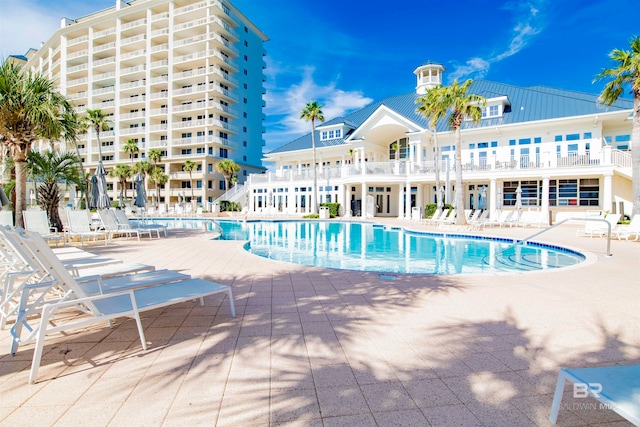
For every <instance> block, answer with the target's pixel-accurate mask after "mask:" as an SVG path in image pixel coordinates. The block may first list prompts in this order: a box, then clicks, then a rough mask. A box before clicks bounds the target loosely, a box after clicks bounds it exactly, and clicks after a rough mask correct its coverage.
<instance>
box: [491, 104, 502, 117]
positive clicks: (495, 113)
mask: <svg viewBox="0 0 640 427" xmlns="http://www.w3.org/2000/svg"><path fill="white" fill-rule="evenodd" d="M498 115H500V111H499V109H498V106H497V105H490V106H489V117H495V116H498Z"/></svg>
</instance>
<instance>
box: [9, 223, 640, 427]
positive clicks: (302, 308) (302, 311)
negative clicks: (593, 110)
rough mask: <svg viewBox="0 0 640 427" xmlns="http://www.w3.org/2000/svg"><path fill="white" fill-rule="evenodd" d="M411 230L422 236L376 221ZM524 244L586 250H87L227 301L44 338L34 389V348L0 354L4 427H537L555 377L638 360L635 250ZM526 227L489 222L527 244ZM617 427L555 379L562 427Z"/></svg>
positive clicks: (124, 245) (569, 235)
mask: <svg viewBox="0 0 640 427" xmlns="http://www.w3.org/2000/svg"><path fill="white" fill-rule="evenodd" d="M376 220H377V222H383V223H386V224H390V225H391V224H392V225H400V226H407V227H408V228H411V229H428V227H425V226H422V225H419V224H416V223H412V222H410V221H406V222H402V221H398V220H379V219H376ZM576 227H577V226H573V225H566V226H561V227H558V228H556V229H554V230H552V231H549V232H548V233H546V234H543V235H542V236H540V237H539V238H537V239H536V241H545V242H549V243H553V244H559V245H565V246H568V247H571V248H576V249H580V250H582V251H586V252H588V253H589V254H590V256H589V260H588V262H586V263H584V265H581V266H578V267H575V268H566V269H560V270H557V271H550V272H540V273H527V274H504V275H502V274H501V275H489V276H424V275H422V276H409V275H407V276H404V275H394V276H395V279H394V280H383V279H384V278H382V279H381V277H380V275H379V274H377V273H362V272H353V271H340V270H329V269H322V268H315V267H305V266H299V265H294V264H288V263H284V262H277V261H271V260H268V259H264V258H260V257H257V256H255V255H252V254H250V253H248V252H246V251H244V250H243V248H242V242H237V241H214V240H210V237H211V236H210V235H207V234H205V233H203V232H201V231H197V230H172V232H171V233H170V235H169V237H168V238H162V239H159V240H158V239H154V240H148V239H147V240H143V241H141V242H138V241H136V240H124V239H117V241H116V243H114V244H113V245H110V246H106V247H105V246H102V245H94V246H91V247H90V248H88V249H89V250H91V251H92V252H94V253H99V254H101V255H108V256H113V257H117V258H122V259H125V260H127V261H138V262H145V263H148V264H154V265H156V266H158V267H161V268H170V269H175V270H180V271H183V272H188V273H190V274H191V275H193V276H195V277H202V278H205V279H208V280H212V281H216V282H220V283H224V284H229V285H231V286H232V288H233V292H234V301H235V304H236V310H237V312H238V315H237V317H236V318H231V317H230V313H229V306H228V303H227V302H226V300H225V299H224V297H222V296H221V295H214V296H212V297H209V298H207V299H205V306H204V307H201V306H199V305H198V304H196V303H193V302H190V303H184V304H181V305H177V306H172V307H168V308H165V309H161V310H156V311H152V312H148V313H143V323H144V326H145V333H146V338H147V341H148V342H149V349H148V350H147V351H144V350H142V348H141V346H140V342H139V340H138V336H137V332H136V330H135V323H134V322H133V321H131V320H125V319H122V320H119V321H117V322H116V324H115V326H114V328H113V329H109V328H108V327H107V326H106V325H104V326H103V325H94V326H93V327H91V328H87V329H85V330H82V331H79V332H77V333H76V332H74V333H71V334H69V335H68V336H65V337H51V338H49V339H48V341H47V345H46V346H45V354H44V357H43V362H42V367H41V370H40V376H39V382H38V383H36V384H33V385H30V384H28V383H27V379H28V370H29V366H30V359H31V356H32V350H33V345H32V344H29V345H25V346H24V347H21V348H20V351H19V352H18V354H17V355H16V356H15V357H11V356H9V355H7V354H6V353H7V350H8V348H9V333H8V331H7V330H4V331H0V345H1V346H2V348H3V349H4V350H3V351H2V356H0V396H1V398H0V424H2V425H12V426H19V425H38V426H48V425H52V426H53V425H58V426H65V425H74V426H75V425H92V426H97V425H149V426H151V425H167V426H171V425H187V424H190V425H218V426H246V425H305V426H306V425H312V426H315V425H317V426H323V425H324V426H339V425H349V426H354V425H357V426H368V425H372V426H373V425H380V426H387V425H402V426H406V425H417V426H423V425H439V426H451V425H462V426H467V425H468V426H477V425H485V426H505V425H509V426H527V425H531V426H533V425H541V426H544V425H549V424H550V423H549V421H548V416H549V410H550V407H551V400H552V397H553V392H554V387H555V381H556V378H557V374H558V370H559V368H560V367H589V366H610V365H628V364H639V363H640V327H639V325H640V286H639V284H638V283H639V282H640V242H627V241H616V240H614V241H612V243H611V251H612V253H613V256H612V257H605V256H604V255H605V249H606V240H605V239H598V238H593V239H592V238H588V237H576V236H575V234H576V230H575V229H576ZM536 231H537V229H535V228H533V229H532V228H526V229H522V228H518V229H516V228H502V229H500V228H492V229H491V228H490V229H487V230H484V231H482V232H481V233H482V234H486V235H500V236H510V237H520V238H521V237H525V236H527V235H530V234H533V233H534V232H536ZM603 424H606V425H611V426H617V425H621V426H622V425H629V423H627V422H626V421H624V420H623V419H622V418H621V417H620V416H618V415H617V414H615V413H614V412H613V411H611V410H606V409H601V408H600V407H599V406H598V404H597V403H596V402H595V400H592V399H590V398H587V399H577V398H573V397H572V393H571V389H570V387H569V386H568V385H567V387H566V388H565V397H564V399H563V407H562V408H561V410H560V415H559V418H558V425H561V426H563V425H564V426H569V425H571V426H582V425H603Z"/></svg>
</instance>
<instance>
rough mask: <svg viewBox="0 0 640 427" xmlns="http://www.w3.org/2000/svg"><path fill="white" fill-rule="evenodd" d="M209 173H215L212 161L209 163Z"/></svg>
mask: <svg viewBox="0 0 640 427" xmlns="http://www.w3.org/2000/svg"><path fill="white" fill-rule="evenodd" d="M207 173H213V164H212V163H209V164H208V165H207Z"/></svg>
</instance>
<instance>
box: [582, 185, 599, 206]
mask: <svg viewBox="0 0 640 427" xmlns="http://www.w3.org/2000/svg"><path fill="white" fill-rule="evenodd" d="M579 195H580V206H599V205H600V182H599V180H598V179H597V178H591V179H581V180H580V194H579Z"/></svg>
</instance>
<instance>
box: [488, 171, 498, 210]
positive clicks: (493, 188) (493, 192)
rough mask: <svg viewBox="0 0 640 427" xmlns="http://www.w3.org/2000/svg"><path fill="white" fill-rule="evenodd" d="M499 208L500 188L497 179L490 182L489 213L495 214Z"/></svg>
mask: <svg viewBox="0 0 640 427" xmlns="http://www.w3.org/2000/svg"><path fill="white" fill-rule="evenodd" d="M497 207H498V186H497V182H496V179H495V178H492V179H491V180H490V181H489V212H495V210H496V209H497Z"/></svg>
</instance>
